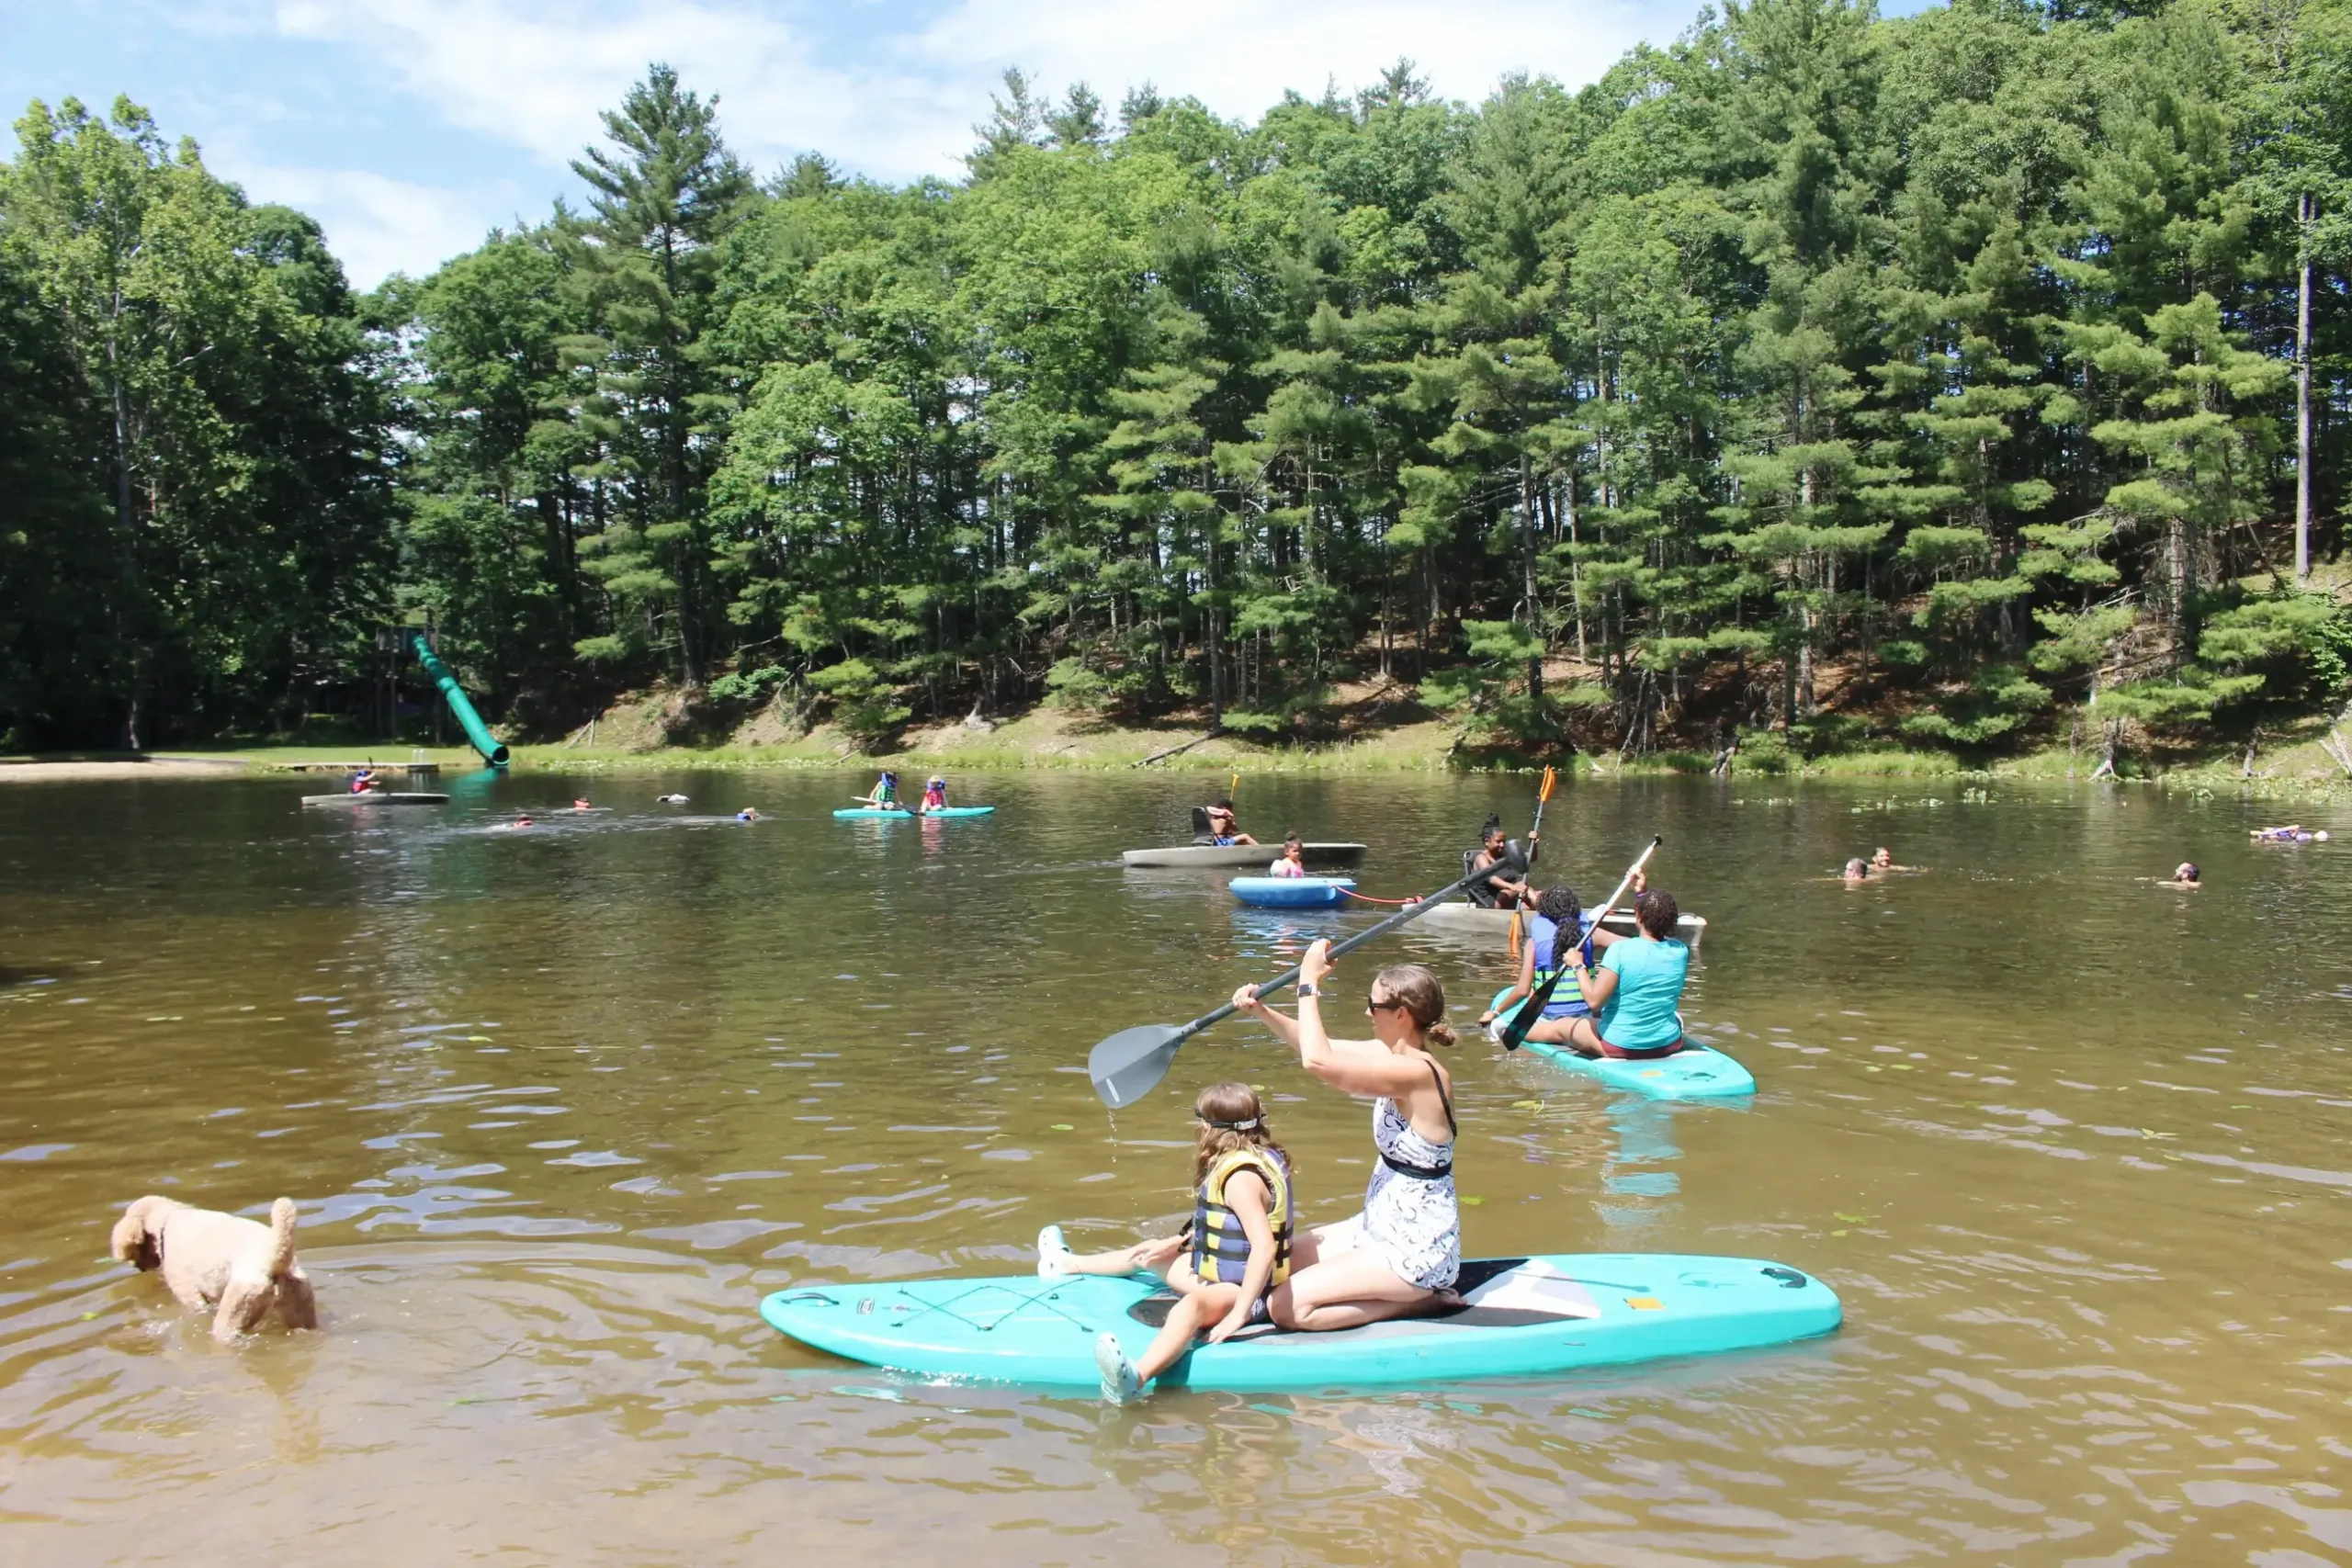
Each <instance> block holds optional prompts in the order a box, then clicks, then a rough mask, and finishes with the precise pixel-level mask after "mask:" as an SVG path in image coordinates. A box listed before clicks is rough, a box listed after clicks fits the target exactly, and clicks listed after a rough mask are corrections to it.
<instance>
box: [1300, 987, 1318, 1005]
mask: <svg viewBox="0 0 2352 1568" xmlns="http://www.w3.org/2000/svg"><path fill="white" fill-rule="evenodd" d="M1322 994H1323V992H1322V991H1321V989H1320V988H1319V987H1315V986H1301V987H1299V988H1298V999H1299V1000H1300V1001H1307V1000H1310V999H1311V998H1316V997H1319V996H1321V995H1322Z"/></svg>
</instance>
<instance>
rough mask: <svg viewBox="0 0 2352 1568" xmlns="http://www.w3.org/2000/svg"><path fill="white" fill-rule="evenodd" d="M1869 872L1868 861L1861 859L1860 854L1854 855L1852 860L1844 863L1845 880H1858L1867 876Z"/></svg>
mask: <svg viewBox="0 0 2352 1568" xmlns="http://www.w3.org/2000/svg"><path fill="white" fill-rule="evenodd" d="M1869 874H1871V867H1870V863H1869V862H1868V861H1866V860H1864V859H1862V857H1861V856H1860V855H1856V856H1855V857H1854V858H1853V859H1852V860H1849V861H1848V862H1847V863H1846V873H1845V875H1846V880H1847V881H1849V882H1860V880H1861V879H1862V878H1863V877H1865V876H1868V875H1869Z"/></svg>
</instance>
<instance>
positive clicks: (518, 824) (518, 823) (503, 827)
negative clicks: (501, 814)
mask: <svg viewBox="0 0 2352 1568" xmlns="http://www.w3.org/2000/svg"><path fill="white" fill-rule="evenodd" d="M532 826H534V824H533V822H532V820H531V818H528V817H517V818H515V820H514V821H512V822H497V823H493V824H492V826H491V831H492V832H493V833H512V832H514V831H515V830H516V829H522V828H528V827H532Z"/></svg>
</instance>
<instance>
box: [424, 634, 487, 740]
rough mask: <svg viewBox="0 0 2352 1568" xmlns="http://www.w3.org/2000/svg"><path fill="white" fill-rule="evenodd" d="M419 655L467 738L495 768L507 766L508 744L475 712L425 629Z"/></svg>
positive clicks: (425, 670)
mask: <svg viewBox="0 0 2352 1568" xmlns="http://www.w3.org/2000/svg"><path fill="white" fill-rule="evenodd" d="M416 659H417V662H418V663H420V664H422V665H424V672H425V673H426V674H427V675H430V676H432V677H433V683H434V684H435V685H436V686H438V687H440V688H441V695H442V696H443V698H445V699H446V700H447V702H448V704H449V711H450V712H451V713H453V714H455V715H457V716H458V728H460V729H462V730H464V731H465V732H466V739H469V740H470V741H472V742H473V743H474V750H477V751H479V752H481V760H482V761H485V762H488V763H489V764H490V765H491V766H492V767H493V768H503V767H504V766H505V765H506V748H505V747H504V746H503V745H502V744H501V743H500V741H499V739H498V737H497V736H495V735H492V733H491V732H490V726H488V725H486V724H484V723H483V722H482V721H481V715H480V714H478V713H476V712H475V711H474V705H473V704H472V703H471V702H469V701H468V700H467V697H466V689H465V688H464V687H463V686H460V685H458V678H457V677H456V676H455V675H452V674H450V673H449V667H448V666H447V665H446V664H444V663H442V662H441V660H440V658H439V657H438V656H437V655H435V653H434V651H433V645H432V644H430V643H428V642H426V641H425V640H424V633H422V632H420V633H418V634H417V637H416Z"/></svg>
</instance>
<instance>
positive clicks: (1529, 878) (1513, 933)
mask: <svg viewBox="0 0 2352 1568" xmlns="http://www.w3.org/2000/svg"><path fill="white" fill-rule="evenodd" d="M1555 776H1556V775H1555V773H1553V771H1552V770H1551V769H1549V768H1546V769H1544V787H1543V788H1541V789H1539V790H1537V791H1536V792H1535V826H1534V827H1532V828H1530V829H1528V830H1527V865H1526V867H1525V868H1524V869H1523V870H1522V871H1521V873H1520V877H1519V880H1520V885H1521V886H1524V887H1528V888H1530V889H1532V887H1533V886H1534V883H1535V861H1536V857H1537V856H1539V855H1541V854H1542V853H1543V852H1544V802H1546V801H1548V800H1550V799H1551V798H1552V781H1553V779H1554V778H1555ZM1526 908H1527V905H1526V902H1525V901H1524V900H1521V902H1520V903H1519V904H1518V905H1517V906H1515V907H1514V908H1512V909H1511V912H1510V955H1511V956H1512V957H1513V958H1517V957H1518V956H1519V926H1520V916H1521V913H1522V912H1524V910H1525V909H1526Z"/></svg>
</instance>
